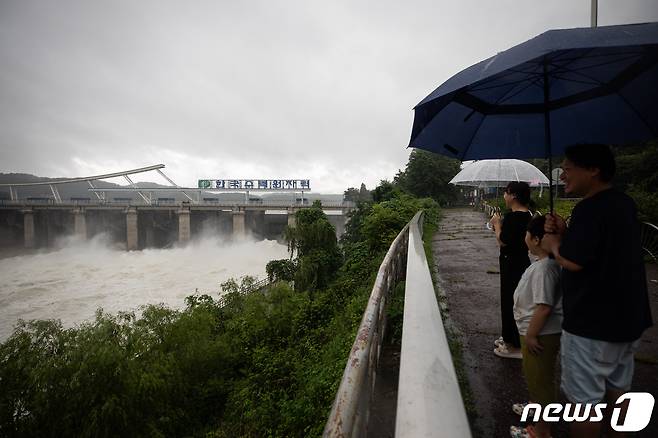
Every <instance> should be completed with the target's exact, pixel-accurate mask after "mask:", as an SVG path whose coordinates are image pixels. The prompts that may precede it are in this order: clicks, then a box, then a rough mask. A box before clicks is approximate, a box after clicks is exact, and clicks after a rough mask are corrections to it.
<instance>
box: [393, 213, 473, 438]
mask: <svg viewBox="0 0 658 438" xmlns="http://www.w3.org/2000/svg"><path fill="white" fill-rule="evenodd" d="M417 216H418V215H416V217H417ZM414 219H416V218H414ZM422 226H423V224H422V222H421V221H419V220H412V221H411V223H410V224H409V253H408V256H407V281H406V288H405V297H404V319H403V326H402V352H401V354H400V380H399V383H398V404H397V414H396V420H395V436H396V437H398V438H411V437H451V438H453V437H454V438H459V437H470V436H471V431H470V428H469V425H468V418H467V416H466V410H465V409H464V403H463V400H462V397H461V392H460V390H459V383H458V381H457V375H456V373H455V369H454V366H453V363H452V356H451V354H450V348H449V346H448V339H447V337H446V334H445V330H444V328H443V320H442V318H441V312H440V310H439V305H438V302H437V299H436V293H435V292H434V284H433V282H432V276H431V274H430V270H429V266H428V264H427V259H426V257H425V248H424V246H423V228H422Z"/></svg>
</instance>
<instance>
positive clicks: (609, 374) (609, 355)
mask: <svg viewBox="0 0 658 438" xmlns="http://www.w3.org/2000/svg"><path fill="white" fill-rule="evenodd" d="M639 343H640V340H639V339H638V340H637V341H635V342H606V341H599V340H596V339H589V338H583V337H581V336H576V335H574V334H571V333H569V332H566V331H564V330H563V331H562V340H561V346H560V357H561V363H562V382H561V384H560V387H561V389H562V392H564V395H566V397H567V399H569V401H570V402H572V403H599V402H600V401H601V400H603V398H604V396H605V393H606V391H608V390H614V391H621V392H626V391H628V390H629V389H631V382H632V380H633V370H634V361H633V353H635V351H636V350H637V346H638V345H639Z"/></svg>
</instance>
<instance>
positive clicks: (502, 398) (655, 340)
mask: <svg viewBox="0 0 658 438" xmlns="http://www.w3.org/2000/svg"><path fill="white" fill-rule="evenodd" d="M485 222H486V217H485V216H484V214H483V213H481V212H476V211H473V210H470V209H448V210H443V218H442V220H441V223H440V226H439V229H438V231H437V233H436V234H435V235H434V236H433V239H432V251H433V253H434V263H435V266H434V267H433V268H434V269H435V270H436V272H437V274H438V275H437V282H438V287H439V288H440V289H441V290H442V292H443V293H444V294H445V295H446V296H447V305H448V318H449V319H450V321H451V323H452V324H453V325H454V327H455V328H456V329H457V335H456V336H457V337H458V340H459V341H460V342H461V344H462V346H463V358H464V368H465V369H464V371H465V374H466V376H467V379H468V382H469V385H470V388H471V392H472V395H473V404H474V411H475V413H476V414H474V415H470V418H469V419H470V421H471V428H472V431H473V436H474V437H508V436H509V426H510V425H513V424H516V425H518V424H519V420H520V417H518V416H516V415H515V414H514V413H512V411H511V405H512V403H515V402H520V401H524V400H527V398H528V394H527V390H526V386H525V382H524V380H523V375H522V371H521V361H520V360H514V359H501V358H498V357H496V356H495V355H494V354H493V348H494V346H493V341H494V339H496V338H497V337H498V336H500V333H501V326H500V288H499V284H500V283H499V282H500V279H499V273H498V247H497V245H496V239H495V237H494V234H493V232H491V231H489V230H487V229H486V227H485ZM647 277H648V281H649V283H648V284H649V294H650V300H651V306H652V314H653V317H654V321H655V320H657V319H658V267H657V266H656V265H655V264H651V265H647ZM635 365H636V372H635V376H634V379H633V390H634V391H644V392H650V393H652V394H653V395H654V398H656V399H658V327H657V326H655V325H654V327H652V328H650V329H649V330H647V331H646V332H645V333H644V335H643V337H642V342H641V345H640V348H639V350H638V352H637V354H636V360H635ZM657 411H658V408H654V413H653V416H652V421H651V423H650V424H649V426H648V427H647V428H646V429H644V430H643V431H642V432H640V433H638V434H637V435H635V436H639V437H656V436H658V413H657ZM566 431H567V428H566V426H565V425H564V424H560V425H558V427H557V428H556V429H555V430H554V434H553V436H554V437H565V436H568V434H567V432H566Z"/></svg>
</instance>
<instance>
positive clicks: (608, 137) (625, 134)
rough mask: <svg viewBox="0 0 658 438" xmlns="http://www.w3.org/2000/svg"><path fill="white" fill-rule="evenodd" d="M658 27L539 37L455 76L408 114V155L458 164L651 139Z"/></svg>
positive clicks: (655, 124)
mask: <svg viewBox="0 0 658 438" xmlns="http://www.w3.org/2000/svg"><path fill="white" fill-rule="evenodd" d="M656 102H658V23H647V24H635V25H624V26H606V27H598V28H583V29H565V30H552V31H548V32H545V33H543V34H541V35H539V36H537V37H535V38H533V39H531V40H529V41H527V42H525V43H523V44H519V45H517V46H515V47H512V48H511V49H508V50H506V51H504V52H501V53H499V54H497V55H496V56H493V57H491V58H489V59H486V60H484V61H482V62H480V63H478V64H475V65H473V66H471V67H469V68H467V69H466V70H463V71H462V72H460V73H458V74H456V75H455V76H453V77H452V78H450V79H449V80H447V81H446V82H445V83H444V84H443V85H441V86H440V87H439V88H437V89H436V90H434V91H433V92H432V93H431V94H430V95H429V96H427V97H426V98H425V99H423V101H422V102H420V103H419V104H418V105H417V106H416V107H415V108H414V110H415V114H414V124H413V130H412V134H411V141H410V144H409V146H410V147H415V148H420V149H426V150H429V151H432V152H436V153H440V154H443V155H447V156H450V157H453V158H458V159H461V160H477V159H486V158H533V157H534V158H538V157H550V156H553V155H560V154H562V153H563V151H564V148H565V147H566V146H568V145H570V144H575V143H604V144H623V143H627V142H631V141H643V140H647V139H651V138H655V137H658V105H656Z"/></svg>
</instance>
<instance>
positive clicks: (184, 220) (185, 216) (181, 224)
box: [176, 208, 191, 243]
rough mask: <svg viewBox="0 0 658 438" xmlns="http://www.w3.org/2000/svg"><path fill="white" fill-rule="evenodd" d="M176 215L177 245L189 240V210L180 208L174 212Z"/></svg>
mask: <svg viewBox="0 0 658 438" xmlns="http://www.w3.org/2000/svg"><path fill="white" fill-rule="evenodd" d="M176 214H177V215H178V243H187V242H188V241H189V240H190V236H191V229H190V209H189V208H180V209H179V210H178V211H176Z"/></svg>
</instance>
